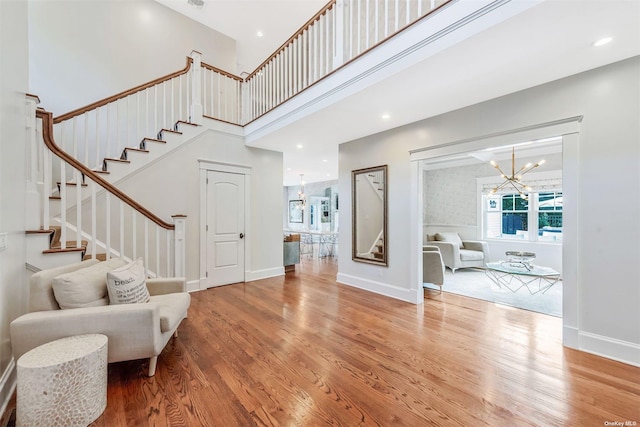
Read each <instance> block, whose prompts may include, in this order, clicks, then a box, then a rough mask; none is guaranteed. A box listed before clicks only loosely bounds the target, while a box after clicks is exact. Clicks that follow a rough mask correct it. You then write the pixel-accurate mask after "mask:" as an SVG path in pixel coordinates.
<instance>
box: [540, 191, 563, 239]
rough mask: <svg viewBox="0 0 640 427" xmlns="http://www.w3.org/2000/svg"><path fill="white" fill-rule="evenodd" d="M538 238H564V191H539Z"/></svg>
mask: <svg viewBox="0 0 640 427" xmlns="http://www.w3.org/2000/svg"><path fill="white" fill-rule="evenodd" d="M537 196H538V203H537V205H538V210H537V215H538V240H539V241H545V242H555V241H558V240H562V193H561V192H557V191H554V192H548V193H538V194H537Z"/></svg>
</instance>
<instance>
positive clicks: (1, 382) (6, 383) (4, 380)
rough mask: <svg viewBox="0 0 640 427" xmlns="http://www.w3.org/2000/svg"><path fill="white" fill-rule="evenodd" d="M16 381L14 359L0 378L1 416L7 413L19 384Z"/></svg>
mask: <svg viewBox="0 0 640 427" xmlns="http://www.w3.org/2000/svg"><path fill="white" fill-rule="evenodd" d="M16 379H17V372H16V364H15V361H14V360H13V358H11V360H10V361H9V365H8V366H7V369H5V370H4V372H3V373H2V377H1V378H0V405H1V406H0V416H1V415H2V414H4V411H6V409H7V405H9V400H11V396H13V392H14V391H15V389H16V384H17V383H16Z"/></svg>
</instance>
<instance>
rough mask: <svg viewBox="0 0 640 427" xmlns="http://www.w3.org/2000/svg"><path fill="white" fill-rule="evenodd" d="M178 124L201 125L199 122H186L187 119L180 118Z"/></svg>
mask: <svg viewBox="0 0 640 427" xmlns="http://www.w3.org/2000/svg"><path fill="white" fill-rule="evenodd" d="M178 124H181V125H189V126H200V125H199V124H197V123H191V122H186V121H184V120H178V121H177V122H176V125H178Z"/></svg>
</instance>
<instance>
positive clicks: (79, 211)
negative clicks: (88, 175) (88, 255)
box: [75, 170, 82, 248]
mask: <svg viewBox="0 0 640 427" xmlns="http://www.w3.org/2000/svg"><path fill="white" fill-rule="evenodd" d="M75 180H76V182H77V183H80V184H76V247H77V248H79V247H80V244H81V243H82V186H81V184H82V175H81V174H80V171H78V170H76V171H75Z"/></svg>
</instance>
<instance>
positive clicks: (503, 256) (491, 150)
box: [420, 136, 564, 317]
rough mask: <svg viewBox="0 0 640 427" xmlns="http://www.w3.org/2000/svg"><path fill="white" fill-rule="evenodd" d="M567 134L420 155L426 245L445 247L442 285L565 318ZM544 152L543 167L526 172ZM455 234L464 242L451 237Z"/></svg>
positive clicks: (538, 160) (452, 289) (497, 301)
mask: <svg viewBox="0 0 640 427" xmlns="http://www.w3.org/2000/svg"><path fill="white" fill-rule="evenodd" d="M562 141H563V138H562V137H561V136H556V137H548V138H544V139H538V140H533V141H525V142H518V143H515V144H514V143H506V144H505V143H503V144H500V145H495V146H487V147H486V148H482V149H479V150H474V151H464V152H457V153H455V154H448V155H444V156H439V157H433V158H427V159H424V160H421V161H420V179H421V180H422V186H421V187H422V193H423V194H422V200H423V204H422V219H423V237H424V238H423V245H426V246H436V247H438V249H439V250H440V251H441V257H442V259H443V263H444V264H445V265H446V268H445V276H444V283H443V285H442V287H441V289H442V291H444V292H451V293H456V294H460V295H464V296H468V297H472V298H477V299H482V300H486V301H492V302H494V303H496V304H500V305H504V306H509V307H515V308H520V309H526V310H530V311H535V312H539V313H543V314H547V315H552V316H557V317H562V307H563V303H562V297H563V281H562V265H563V260H562V248H563V225H564V218H563V191H564V190H563V180H562V173H563V171H562V170H563V159H562ZM516 155H517V157H516ZM541 159H544V160H545V162H544V165H543V166H542V167H539V168H536V172H535V173H534V172H531V173H527V174H525V175H526V176H520V175H518V174H519V173H521V172H522V170H525V171H526V170H527V169H528V168H531V166H532V165H534V164H537V162H540V160H541ZM491 162H493V163H491ZM495 165H499V166H498V167H496V166H495ZM502 169H504V170H507V171H509V172H511V173H508V172H507V174H505V173H504V172H502ZM498 170H499V171H500V172H498ZM510 177H513V178H515V180H517V182H515V184H520V183H521V184H522V186H520V185H518V186H516V185H513V184H514V183H512V182H509V178H510ZM496 188H497V190H494V189H496ZM451 236H454V237H455V236H457V237H458V238H459V241H460V242H453V243H452V242H447V241H446V240H451ZM458 243H460V244H459V245H458ZM454 246H455V251H454V250H453V249H452V248H454ZM458 246H459V247H458ZM465 247H466V248H465ZM470 249H476V251H473V252H472V251H470ZM454 257H460V258H461V259H462V261H460V259H458V258H456V259H453V258H454ZM465 257H466V258H469V259H471V258H473V257H476V258H479V259H480V261H479V262H474V261H468V260H466V261H465V259H466V258H465ZM474 259H475V258H474ZM424 286H425V288H427V289H429V288H434V289H438V287H434V286H433V285H431V284H428V283H427V284H424Z"/></svg>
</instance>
